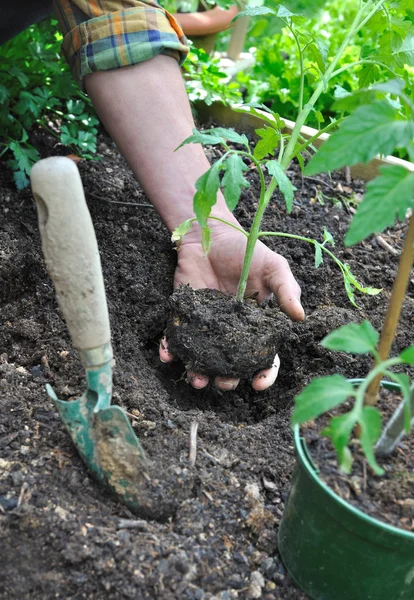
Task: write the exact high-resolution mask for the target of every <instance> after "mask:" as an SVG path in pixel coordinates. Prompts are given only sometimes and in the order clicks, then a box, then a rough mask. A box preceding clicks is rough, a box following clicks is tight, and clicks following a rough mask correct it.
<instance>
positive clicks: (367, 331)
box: [321, 320, 379, 354]
mask: <svg viewBox="0 0 414 600" xmlns="http://www.w3.org/2000/svg"><path fill="white" fill-rule="evenodd" d="M378 340H379V333H378V331H377V330H376V329H374V327H373V326H372V325H371V323H370V322H369V321H367V320H365V321H362V323H349V325H344V326H343V327H339V328H338V329H335V331H332V332H331V333H329V334H328V335H327V336H326V337H324V338H323V340H322V341H321V345H322V346H323V347H324V348H327V349H328V350H339V351H340V352H348V353H349V354H366V353H367V352H373V351H374V350H375V349H376V347H377V344H378Z"/></svg>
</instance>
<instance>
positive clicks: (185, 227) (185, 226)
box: [171, 217, 195, 245]
mask: <svg viewBox="0 0 414 600" xmlns="http://www.w3.org/2000/svg"><path fill="white" fill-rule="evenodd" d="M194 221H195V219H194V217H192V218H191V219H187V220H186V221H183V222H182V223H180V225H178V227H176V228H175V229H174V231H173V232H172V234H171V241H172V242H173V243H174V242H177V244H178V245H180V244H181V242H182V239H183V237H184V236H185V235H187V233H189V232H190V231H191V228H192V226H193V223H194Z"/></svg>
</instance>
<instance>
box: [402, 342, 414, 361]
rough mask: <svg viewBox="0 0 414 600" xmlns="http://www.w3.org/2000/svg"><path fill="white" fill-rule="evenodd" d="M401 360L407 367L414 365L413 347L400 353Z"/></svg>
mask: <svg viewBox="0 0 414 600" xmlns="http://www.w3.org/2000/svg"><path fill="white" fill-rule="evenodd" d="M400 358H401V360H402V361H403V362H404V363H405V364H407V365H414V346H409V347H408V348H405V350H403V351H402V352H400Z"/></svg>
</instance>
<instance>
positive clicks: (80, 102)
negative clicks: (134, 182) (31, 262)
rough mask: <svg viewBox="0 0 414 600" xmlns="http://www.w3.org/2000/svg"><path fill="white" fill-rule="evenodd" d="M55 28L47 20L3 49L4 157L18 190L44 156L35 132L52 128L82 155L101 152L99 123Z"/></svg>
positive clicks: (0, 143)
mask: <svg viewBox="0 0 414 600" xmlns="http://www.w3.org/2000/svg"><path fill="white" fill-rule="evenodd" d="M56 25H57V22H56V21H54V20H47V21H44V22H42V23H40V24H39V25H37V26H33V27H30V28H29V29H27V30H26V31H24V32H22V33H21V34H20V35H18V36H17V37H15V38H14V39H13V40H10V41H9V42H7V43H6V44H4V45H3V46H1V47H0V61H1V67H2V70H1V83H0V132H1V134H0V149H1V151H0V156H5V158H6V159H7V164H8V166H9V167H10V168H11V169H12V170H13V177H14V180H15V183H16V186H17V188H18V189H22V188H24V187H25V186H26V185H28V175H29V172H30V169H31V167H32V165H33V163H35V162H36V161H37V160H39V158H40V156H39V153H38V151H37V149H36V148H35V147H34V146H33V144H32V143H31V140H30V136H29V131H30V130H34V129H36V128H40V129H44V130H47V131H48V132H49V133H50V134H51V135H53V136H54V137H55V138H56V139H57V140H58V141H59V142H60V143H62V144H65V145H67V146H69V147H70V148H71V150H72V151H73V152H76V153H77V154H79V155H80V156H82V157H85V158H91V157H92V155H93V154H94V153H95V152H96V134H97V125H98V119H97V118H96V115H95V112H94V110H93V108H92V105H91V103H90V101H89V99H88V98H87V96H86V95H85V94H84V93H83V92H82V91H81V90H80V89H79V87H78V86H77V84H76V83H75V82H74V80H73V78H72V75H71V73H70V71H69V68H68V67H67V65H66V62H65V61H64V60H63V59H62V58H61V56H60V45H61V40H62V36H61V34H60V33H58V31H57V29H56ZM9 157H10V158H9Z"/></svg>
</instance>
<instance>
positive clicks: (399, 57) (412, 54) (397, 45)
mask: <svg viewBox="0 0 414 600" xmlns="http://www.w3.org/2000/svg"><path fill="white" fill-rule="evenodd" d="M391 47H392V51H391V55H392V57H393V58H394V61H395V63H396V65H397V66H398V67H400V68H401V67H404V65H408V66H409V67H414V33H410V34H409V35H407V37H406V38H405V39H404V40H401V39H400V38H398V37H397V38H395V37H394V38H393V41H392V44H391Z"/></svg>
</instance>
